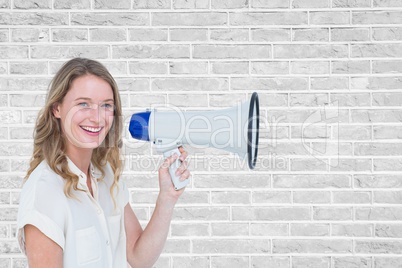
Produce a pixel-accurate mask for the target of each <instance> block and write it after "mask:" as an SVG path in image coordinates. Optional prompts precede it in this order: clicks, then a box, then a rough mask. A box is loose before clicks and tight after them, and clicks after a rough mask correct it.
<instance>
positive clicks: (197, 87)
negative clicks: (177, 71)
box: [152, 78, 229, 92]
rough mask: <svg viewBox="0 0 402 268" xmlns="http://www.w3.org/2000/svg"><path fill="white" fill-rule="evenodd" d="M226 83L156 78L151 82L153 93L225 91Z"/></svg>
mask: <svg viewBox="0 0 402 268" xmlns="http://www.w3.org/2000/svg"><path fill="white" fill-rule="evenodd" d="M228 87H229V85H228V81H227V80H226V79H225V78H202V79H196V78H157V79H154V80H153V81H152V90H155V91H192V92H193V91H212V92H213V91H216V92H219V91H222V90H223V91H226V90H228Z"/></svg>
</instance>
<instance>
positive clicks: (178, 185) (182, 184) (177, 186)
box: [163, 148, 190, 191]
mask: <svg viewBox="0 0 402 268" xmlns="http://www.w3.org/2000/svg"><path fill="white" fill-rule="evenodd" d="M174 154H177V156H180V154H181V153H180V151H179V149H178V148H174V149H172V150H169V151H166V152H163V156H164V157H165V158H167V157H169V156H171V155H174ZM181 163H182V162H181V160H180V159H179V158H177V159H176V161H174V162H173V164H172V165H170V167H169V174H170V177H171V178H172V182H173V185H174V189H175V190H176V191H177V190H180V189H181V188H183V187H186V186H187V184H188V183H189V182H190V179H186V180H183V181H182V180H180V175H179V176H176V174H175V173H176V170H177V169H178V168H179V167H180V165H181Z"/></svg>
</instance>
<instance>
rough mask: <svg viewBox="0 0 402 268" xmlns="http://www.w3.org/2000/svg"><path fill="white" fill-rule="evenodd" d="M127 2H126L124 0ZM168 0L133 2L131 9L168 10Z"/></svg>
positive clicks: (139, 0)
mask: <svg viewBox="0 0 402 268" xmlns="http://www.w3.org/2000/svg"><path fill="white" fill-rule="evenodd" d="M126 1H127V0H126ZM106 2H107V1H106ZM128 2H130V1H128ZM170 2H171V1H169V0H134V1H133V6H132V8H133V9H143V8H146V9H166V8H170Z"/></svg>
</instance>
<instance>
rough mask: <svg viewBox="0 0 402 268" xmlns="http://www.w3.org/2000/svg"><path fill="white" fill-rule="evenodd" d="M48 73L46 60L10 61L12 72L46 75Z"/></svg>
mask: <svg viewBox="0 0 402 268" xmlns="http://www.w3.org/2000/svg"><path fill="white" fill-rule="evenodd" d="M47 73H48V67H47V63H46V62H33V61H30V62H12V63H10V74H21V75H45V74H47Z"/></svg>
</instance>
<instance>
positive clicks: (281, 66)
mask: <svg viewBox="0 0 402 268" xmlns="http://www.w3.org/2000/svg"><path fill="white" fill-rule="evenodd" d="M289 70H290V67H289V62H287V61H256V62H251V73H252V74H261V75H271V74H289Z"/></svg>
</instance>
